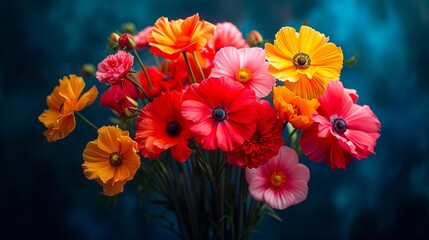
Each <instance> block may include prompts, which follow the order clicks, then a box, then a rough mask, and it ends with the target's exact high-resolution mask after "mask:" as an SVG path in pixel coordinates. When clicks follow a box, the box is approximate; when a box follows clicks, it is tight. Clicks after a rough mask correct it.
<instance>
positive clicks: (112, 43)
mask: <svg viewBox="0 0 429 240" xmlns="http://www.w3.org/2000/svg"><path fill="white" fill-rule="evenodd" d="M118 40H119V34H117V33H112V34H110V36H109V49H110V50H116V49H117V48H118Z"/></svg>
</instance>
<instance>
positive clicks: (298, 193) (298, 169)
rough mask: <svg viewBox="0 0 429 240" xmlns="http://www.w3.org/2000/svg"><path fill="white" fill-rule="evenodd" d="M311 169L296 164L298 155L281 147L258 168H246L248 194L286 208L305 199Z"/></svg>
mask: <svg viewBox="0 0 429 240" xmlns="http://www.w3.org/2000/svg"><path fill="white" fill-rule="evenodd" d="M309 179H310V170H308V168H307V167H306V166H305V165H303V164H301V163H298V154H297V153H296V152H295V150H293V149H292V148H289V147H286V146H282V147H281V148H280V150H279V153H278V154H277V156H275V157H273V158H271V159H270V160H269V161H268V162H267V163H266V164H264V165H262V166H259V167H258V168H247V169H246V180H247V182H248V184H249V193H250V195H251V196H252V197H253V198H254V199H255V200H256V201H263V202H265V203H266V204H267V205H268V206H270V207H271V208H274V209H279V210H282V209H285V208H287V207H289V206H292V205H295V204H298V203H300V202H302V201H304V200H305V199H306V198H307V192H308V186H307V183H308V180H309Z"/></svg>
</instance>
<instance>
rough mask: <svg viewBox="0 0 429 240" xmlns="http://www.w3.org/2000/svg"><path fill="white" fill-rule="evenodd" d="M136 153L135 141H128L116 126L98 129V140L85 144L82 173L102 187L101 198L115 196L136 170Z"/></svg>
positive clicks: (127, 136)
mask: <svg viewBox="0 0 429 240" xmlns="http://www.w3.org/2000/svg"><path fill="white" fill-rule="evenodd" d="M137 151H138V147H137V142H135V141H134V140H133V139H131V138H130V136H129V133H128V131H123V130H121V129H119V127H118V126H116V127H114V126H104V127H101V128H100V129H98V138H97V139H96V140H94V141H91V142H89V143H88V144H87V145H86V148H85V150H84V151H83V154H82V155H83V160H84V163H83V164H82V168H83V169H84V170H83V173H84V174H85V176H86V178H88V179H89V180H96V181H97V182H98V183H99V184H100V185H101V186H103V192H104V194H105V195H107V196H113V195H116V194H118V193H120V192H122V191H123V190H124V184H125V182H127V181H129V180H131V179H133V177H134V175H135V174H136V172H137V169H138V168H139V167H140V157H139V155H138V154H137Z"/></svg>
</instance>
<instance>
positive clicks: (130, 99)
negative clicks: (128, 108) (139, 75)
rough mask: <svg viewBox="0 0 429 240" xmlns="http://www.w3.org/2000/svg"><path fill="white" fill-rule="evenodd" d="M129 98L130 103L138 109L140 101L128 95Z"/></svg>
mask: <svg viewBox="0 0 429 240" xmlns="http://www.w3.org/2000/svg"><path fill="white" fill-rule="evenodd" d="M125 97H126V98H127V99H128V101H130V103H131V104H132V105H133V106H134V109H137V108H138V107H139V103H138V102H137V101H136V100H134V99H133V98H130V97H128V96H125Z"/></svg>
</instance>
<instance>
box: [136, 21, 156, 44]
mask: <svg viewBox="0 0 429 240" xmlns="http://www.w3.org/2000/svg"><path fill="white" fill-rule="evenodd" d="M152 28H153V26H149V27H146V28H145V29H143V30H141V31H140V32H138V33H137V35H135V36H134V41H135V42H136V46H135V48H136V49H137V50H140V49H143V48H145V47H147V46H149V42H148V41H147V36H149V33H150V31H152Z"/></svg>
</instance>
